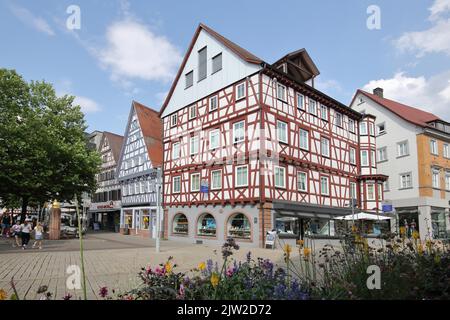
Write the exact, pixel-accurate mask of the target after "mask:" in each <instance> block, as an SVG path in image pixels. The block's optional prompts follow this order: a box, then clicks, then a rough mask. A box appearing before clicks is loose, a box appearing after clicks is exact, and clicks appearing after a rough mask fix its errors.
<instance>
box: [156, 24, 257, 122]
mask: <svg viewBox="0 0 450 320" xmlns="http://www.w3.org/2000/svg"><path fill="white" fill-rule="evenodd" d="M202 30H205V31H206V32H208V33H209V34H210V35H211V36H213V37H214V38H215V39H216V40H217V41H219V42H220V43H222V44H223V45H224V46H226V47H227V48H228V49H230V50H231V51H233V52H234V53H235V54H237V55H238V56H239V57H241V58H242V59H243V60H245V61H247V62H248V63H253V64H261V63H263V62H264V61H263V60H261V59H260V58H258V57H257V56H255V55H254V54H252V53H251V52H249V51H247V50H245V49H244V48H242V47H240V46H238V45H237V44H235V43H234V42H232V41H230V40H228V39H227V38H225V37H224V36H222V35H221V34H219V33H217V32H216V31H214V30H213V29H211V28H210V27H208V26H206V25H204V24H203V23H200V24H199V26H198V27H197V30H196V31H195V34H194V37H193V38H192V40H191V43H190V45H189V48H188V50H187V52H186V54H185V55H184V59H183V61H182V62H181V66H180V68H179V69H178V73H177V75H176V77H175V80H174V81H173V83H172V87H171V88H170V90H169V93H168V94H167V97H166V100H165V101H164V103H163V106H162V108H161V111H160V112H159V114H160V115H161V114H162V113H163V112H164V109H166V106H167V104H168V103H169V100H170V97H171V96H172V94H173V91H174V90H175V87H176V85H177V82H178V80H179V79H180V77H181V73H182V72H183V69H184V66H185V65H186V62H187V60H188V58H189V55H190V53H191V51H192V48H193V47H194V44H195V41H197V38H198V36H199V34H200V31H202Z"/></svg>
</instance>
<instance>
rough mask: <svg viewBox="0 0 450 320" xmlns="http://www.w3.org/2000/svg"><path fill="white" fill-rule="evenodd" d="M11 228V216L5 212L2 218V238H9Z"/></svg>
mask: <svg viewBox="0 0 450 320" xmlns="http://www.w3.org/2000/svg"><path fill="white" fill-rule="evenodd" d="M10 227H11V215H10V214H9V212H5V213H4V214H3V217H2V237H4V236H6V237H7V238H9V228H10Z"/></svg>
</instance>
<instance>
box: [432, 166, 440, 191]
mask: <svg viewBox="0 0 450 320" xmlns="http://www.w3.org/2000/svg"><path fill="white" fill-rule="evenodd" d="M440 180H441V172H440V170H439V169H436V168H432V169H431V184H432V187H433V188H434V189H439V188H440V185H441V181H440Z"/></svg>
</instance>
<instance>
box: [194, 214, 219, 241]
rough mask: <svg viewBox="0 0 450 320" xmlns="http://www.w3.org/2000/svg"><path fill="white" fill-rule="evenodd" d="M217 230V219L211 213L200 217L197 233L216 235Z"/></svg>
mask: <svg viewBox="0 0 450 320" xmlns="http://www.w3.org/2000/svg"><path fill="white" fill-rule="evenodd" d="M216 232H217V230H216V219H214V217H213V216H212V215H211V214H209V213H207V214H204V215H202V216H201V217H200V218H199V219H198V226H197V234H198V235H199V236H209V237H215V236H216Z"/></svg>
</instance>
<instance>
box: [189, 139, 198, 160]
mask: <svg viewBox="0 0 450 320" xmlns="http://www.w3.org/2000/svg"><path fill="white" fill-rule="evenodd" d="M199 141H200V140H199V136H198V135H195V136H191V139H190V141H189V149H190V152H189V153H190V155H191V156H192V155H195V154H198V149H199Z"/></svg>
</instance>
